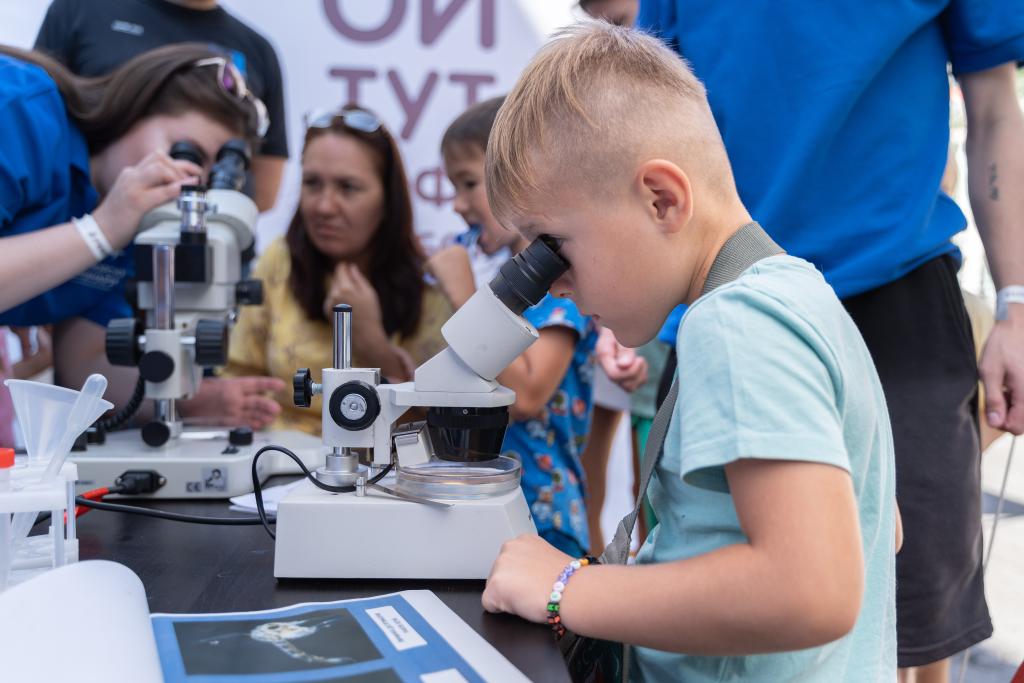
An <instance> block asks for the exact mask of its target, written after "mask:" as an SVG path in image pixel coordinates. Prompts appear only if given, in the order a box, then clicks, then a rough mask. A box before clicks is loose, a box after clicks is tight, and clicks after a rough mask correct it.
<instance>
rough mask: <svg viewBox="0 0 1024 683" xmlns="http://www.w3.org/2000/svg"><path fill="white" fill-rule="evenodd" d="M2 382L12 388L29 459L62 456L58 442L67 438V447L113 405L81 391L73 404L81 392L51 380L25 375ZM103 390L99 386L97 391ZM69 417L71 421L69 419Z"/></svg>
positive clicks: (43, 459) (12, 395) (35, 461)
mask: <svg viewBox="0 0 1024 683" xmlns="http://www.w3.org/2000/svg"><path fill="white" fill-rule="evenodd" d="M101 377H102V376H101ZM90 379H91V377H90ZM87 383H88V380H87ZM4 384H6V385H7V388H8V389H10V391H11V401H12V403H14V413H15V415H17V416H18V425H19V426H20V427H21V433H22V434H23V435H24V437H25V450H27V451H28V460H29V462H30V463H35V464H43V463H48V462H49V461H50V460H51V459H52V458H53V457H55V456H56V457H58V458H62V459H63V457H64V456H65V455H66V454H65V453H57V452H56V451H57V450H58V447H60V446H61V445H62V444H61V442H62V441H64V440H65V439H67V440H68V441H67V444H68V446H67V448H68V449H70V448H71V445H72V444H73V443H74V440H75V439H76V438H77V437H78V435H79V434H81V433H82V432H84V431H85V430H86V429H87V428H88V427H89V425H91V424H92V423H93V422H95V421H96V419H97V418H98V417H99V416H100V415H102V414H103V413H105V412H106V411H108V410H110V409H111V408H113V407H114V405H113V404H112V403H110V401H104V400H103V399H102V398H100V396H99V395H83V396H82V401H81V402H79V405H78V406H77V407H76V406H75V402H76V401H78V397H79V394H80V393H81V392H78V391H75V390H74V389H65V388H63V387H56V386H53V385H52V384H43V383H42V382H30V381H28V380H24V379H9V380H6V381H5V382H4ZM104 386H105V381H104ZM87 393H91V392H87ZM102 393H103V392H102V390H101V391H100V392H99V394H102ZM72 419H73V420H74V424H71V423H70V421H71V420H72Z"/></svg>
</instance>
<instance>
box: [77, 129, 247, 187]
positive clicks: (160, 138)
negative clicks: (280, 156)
mask: <svg viewBox="0 0 1024 683" xmlns="http://www.w3.org/2000/svg"><path fill="white" fill-rule="evenodd" d="M233 137H238V132H237V131H232V130H231V129H230V128H228V127H226V126H224V125H223V124H222V123H219V122H217V121H215V120H214V119H212V118H210V117H208V116H207V115H205V114H201V113H199V112H197V111H189V112H186V113H184V114H175V115H169V114H158V115H156V116H147V117H146V118H144V119H140V120H139V122H138V123H136V124H135V125H134V126H132V128H131V129H130V130H129V131H128V132H127V133H126V134H125V135H124V136H122V137H121V138H119V139H118V140H117V141H116V142H114V143H113V144H111V145H110V146H109V147H107V149H106V150H104V151H103V152H102V154H101V157H102V160H101V162H100V163H99V164H97V165H96V167H95V169H94V174H93V176H94V177H93V180H94V183H95V185H96V190H97V192H99V194H100V195H101V196H103V195H105V194H106V193H107V191H108V190H109V189H110V188H111V187H112V186H113V184H114V181H115V180H116V179H117V176H118V174H119V173H120V172H121V170H122V169H124V168H126V167H128V166H134V165H136V164H138V163H139V162H140V161H142V159H143V158H145V156H146V155H147V154H149V153H151V152H153V151H161V152H170V150H171V145H173V144H174V143H175V142H182V141H185V142H191V143H192V144H194V145H195V146H196V147H198V148H199V149H200V150H201V151H202V154H203V157H204V159H203V164H202V166H203V170H204V171H205V172H207V173H209V171H210V168H211V167H212V166H213V163H214V161H216V159H217V151H218V150H219V149H220V148H221V146H222V145H223V144H224V143H225V142H227V141H228V140H230V139H231V138H233Z"/></svg>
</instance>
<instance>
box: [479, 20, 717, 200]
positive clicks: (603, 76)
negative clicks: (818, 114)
mask: <svg viewBox="0 0 1024 683" xmlns="http://www.w3.org/2000/svg"><path fill="white" fill-rule="evenodd" d="M653 158H661V159H666V160H668V161H672V162H673V163H676V164H677V165H678V166H680V168H682V169H683V170H684V171H686V173H687V174H688V176H689V178H690V180H691V183H693V184H695V185H697V184H701V185H703V186H704V189H707V190H715V189H726V190H728V191H731V192H735V185H734V183H733V179H732V172H731V171H730V169H729V163H728V159H727V157H726V155H725V149H724V146H723V144H722V139H721V136H720V135H719V133H718V128H717V126H716V125H715V122H714V117H713V116H712V114H711V108H710V106H709V105H708V101H707V96H706V94H705V91H704V86H703V84H702V83H701V82H700V81H699V80H698V79H697V77H696V76H694V75H693V72H692V71H691V70H690V68H689V66H688V65H687V64H686V63H685V62H684V61H683V60H681V59H680V58H679V56H678V55H676V54H675V53H673V52H672V51H670V50H669V49H668V48H667V47H665V46H664V45H663V44H662V43H661V42H660V41H658V40H657V39H656V38H654V37H652V36H649V35H647V34H645V33H642V32H640V31H636V30H633V29H628V28H623V27H619V26H613V25H611V24H608V23H606V22H585V23H581V24H576V25H574V26H570V27H567V28H563V29H561V30H559V31H558V32H557V33H556V34H555V35H554V36H553V39H552V40H551V41H550V42H549V43H548V44H547V45H545V46H544V47H543V48H541V50H540V51H539V52H538V53H537V55H536V56H535V57H534V58H533V60H532V61H531V62H530V64H529V65H528V66H527V67H526V70H525V71H524V72H523V74H522V75H521V76H520V77H519V81H518V82H517V83H516V85H515V87H514V88H513V89H512V92H510V93H509V94H508V96H507V97H506V100H505V104H504V105H503V106H502V107H501V110H500V111H499V112H498V117H497V120H496V121H495V123H494V128H493V129H492V131H491V137H490V140H489V142H488V145H487V195H488V200H489V201H490V205H491V210H492V212H493V213H494V215H495V216H497V217H499V218H501V217H508V216H511V215H517V214H520V215H521V214H524V213H529V210H528V206H529V204H528V202H527V199H528V198H529V197H530V196H531V195H533V196H536V195H537V194H546V195H548V196H550V195H551V194H552V193H553V192H554V190H555V188H552V187H550V186H546V187H542V183H547V182H548V181H549V179H556V178H557V179H558V184H559V185H564V184H565V183H566V182H570V183H574V184H575V185H576V186H577V187H579V188H582V189H583V190H585V191H587V192H591V193H594V197H595V199H596V198H598V197H602V196H608V195H607V190H608V189H609V188H610V187H611V186H612V184H613V182H616V181H617V182H618V184H619V185H620V186H621V183H622V180H623V175H622V174H623V173H624V172H631V171H632V169H634V168H635V166H636V164H637V163H639V162H641V161H643V160H646V159H653ZM723 184H724V185H725V187H724V188H723V187H722V186H723Z"/></svg>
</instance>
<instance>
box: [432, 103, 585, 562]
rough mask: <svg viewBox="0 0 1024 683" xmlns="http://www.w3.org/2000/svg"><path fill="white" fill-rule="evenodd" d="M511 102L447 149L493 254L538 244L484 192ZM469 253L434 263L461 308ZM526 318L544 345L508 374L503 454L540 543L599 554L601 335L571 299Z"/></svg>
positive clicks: (459, 190)
mask: <svg viewBox="0 0 1024 683" xmlns="http://www.w3.org/2000/svg"><path fill="white" fill-rule="evenodd" d="M503 100H504V98H501V97H497V98H494V99H490V100H487V101H485V102H481V103H479V104H477V105H474V106H473V107H471V108H469V109H468V110H466V111H465V112H464V113H463V114H462V115H461V116H459V117H458V118H457V119H455V121H454V122H453V123H452V124H451V125H450V126H449V127H448V130H447V131H446V132H445V135H444V139H443V140H442V142H441V153H442V156H443V157H444V165H445V171H446V173H447V174H448V178H449V179H450V180H451V182H452V184H453V185H454V186H455V200H454V208H455V211H456V212H457V213H458V214H459V215H460V216H462V218H463V219H464V220H465V221H466V223H467V224H469V225H470V226H479V235H480V236H479V240H478V242H477V244H478V246H479V248H480V249H481V250H482V251H483V252H484V253H486V254H493V253H495V252H497V251H499V250H501V249H503V248H505V247H508V248H509V250H510V251H511V252H512V253H513V254H516V253H518V252H519V251H521V250H522V249H524V248H525V247H526V246H527V245H528V244H529V243H528V242H527V241H526V240H524V239H523V238H522V237H521V236H520V235H519V233H517V232H515V231H513V230H509V229H507V228H505V227H503V226H502V225H501V224H499V223H498V222H497V221H496V220H495V219H494V217H493V216H492V215H491V210H490V206H489V205H488V203H487V191H486V189H485V186H484V152H485V150H486V149H487V137H488V135H489V134H490V129H491V125H492V124H493V123H494V117H495V116H496V115H497V112H498V108H499V107H500V106H501V103H502V101H503ZM467 263H468V256H467V255H466V253H465V250H464V249H461V250H460V248H459V247H450V248H449V249H448V250H446V252H444V253H442V254H439V255H438V257H436V258H435V259H433V260H432V262H431V271H432V273H433V275H434V276H435V277H436V278H437V279H438V281H439V282H440V284H441V287H442V289H443V290H444V291H445V293H446V294H447V295H448V297H449V299H450V300H452V301H453V302H460V301H461V302H464V301H466V300H467V299H468V298H469V296H470V295H471V294H472V290H471V288H473V287H475V285H473V283H472V282H471V281H470V280H469V279H467V278H465V277H462V276H461V274H464V273H465V272H466V271H467V267H466V264H467ZM523 316H524V317H525V318H526V319H527V320H529V321H530V322H531V323H532V324H533V325H534V326H535V327H536V328H537V330H538V331H539V332H540V339H538V340H537V341H536V342H535V343H534V344H533V345H532V346H530V348H528V349H527V350H526V351H525V352H523V354H522V355H521V356H519V357H518V358H517V359H516V360H515V361H513V362H512V364H511V365H509V366H508V368H507V369H505V371H504V372H502V373H501V374H500V375H498V381H499V382H501V383H502V384H504V385H505V386H507V387H509V388H511V389H513V390H515V392H516V401H515V403H514V404H512V406H510V413H511V417H512V421H511V422H510V424H509V426H508V430H507V431H506V432H505V441H504V443H503V445H502V450H503V452H504V454H505V455H509V456H513V457H515V458H517V459H518V460H519V461H520V462H521V463H522V466H523V480H522V485H523V492H524V493H525V494H526V501H527V503H528V504H529V505H530V512H531V513H532V514H533V521H534V522H535V523H536V525H537V531H538V533H539V534H540V536H541V537H542V538H544V539H546V540H547V541H549V542H550V543H551V544H552V545H554V546H555V547H556V548H559V549H560V550H562V551H564V552H566V553H569V554H570V555H574V556H579V555H582V554H583V553H584V552H585V551H586V550H587V548H588V547H589V534H588V529H587V514H586V509H585V507H584V477H583V467H582V465H581V464H580V459H579V454H580V452H581V451H582V450H583V443H584V441H585V440H586V436H587V430H588V427H589V423H590V414H591V406H592V403H591V394H592V391H591V387H592V382H593V375H594V360H593V355H594V347H595V345H596V343H597V329H596V326H595V325H594V323H593V321H591V319H590V318H588V317H587V316H584V315H582V314H581V313H580V312H579V310H578V309H577V308H576V304H574V303H573V302H572V301H569V300H568V299H556V298H553V297H552V296H551V295H550V294H549V295H547V296H546V297H545V298H544V299H543V300H542V301H541V302H540V303H539V304H537V305H536V306H534V307H533V308H530V309H527V311H526V312H525V313H524V314H523Z"/></svg>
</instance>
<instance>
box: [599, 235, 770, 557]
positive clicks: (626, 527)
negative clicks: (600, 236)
mask: <svg viewBox="0 0 1024 683" xmlns="http://www.w3.org/2000/svg"><path fill="white" fill-rule="evenodd" d="M782 251H783V250H782V248H781V247H780V246H779V245H778V244H776V243H775V242H774V241H773V240H772V238H771V237H769V236H768V233H766V232H765V231H764V229H762V228H761V226H760V225H758V224H757V223H747V224H746V225H744V226H743V227H742V228H740V229H739V230H737V231H736V232H735V233H733V236H732V237H730V238H729V239H728V240H727V241H726V243H725V244H724V245H722V249H721V251H719V252H718V256H716V257H715V261H714V263H712V264H711V270H710V271H708V277H707V280H705V282H704V289H703V291H702V293H701V294H702V295H703V294H707V293H708V292H710V291H711V290H713V289H714V288H715V287H718V286H720V285H723V284H725V283H727V282H732V281H733V280H735V279H736V278H738V277H739V276H740V275H741V274H742V273H743V271H745V270H746V269H747V268H749V267H750V266H752V265H754V264H755V263H757V262H758V261H760V260H761V259H763V258H767V257H769V256H775V255H776V254H779V253H782ZM678 395H679V377H678V376H676V378H675V380H673V382H672V388H671V389H669V392H668V395H667V396H666V397H665V400H664V401H663V402H662V404H661V407H660V408H658V413H657V415H655V416H654V423H653V424H652V425H651V432H650V434H649V435H648V437H647V445H646V446H645V447H644V457H643V461H642V462H641V470H640V492H639V494H638V495H637V498H636V504H635V505H634V506H633V511H632V512H630V513H629V514H628V515H626V516H625V517H623V518H622V521H621V522H619V526H618V528H616V529H615V538H613V539H612V542H611V543H609V544H608V547H606V548H605V549H604V552H603V553H601V557H600V558H599V559H600V560H601V562H602V563H604V564H626V560H628V559H629V546H630V544H631V541H632V538H633V527H634V526H635V525H636V518H637V516H638V515H639V514H640V508H641V506H642V505H643V500H644V496H645V495H646V494H647V486H648V485H649V484H650V483H651V475H652V474H653V473H654V468H655V466H656V465H657V464H658V460H659V458H660V456H661V447H662V445H664V443H665V435H666V434H667V433H668V425H669V422H671V421H672V412H673V411H674V409H675V405H676V397H677V396H678Z"/></svg>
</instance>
